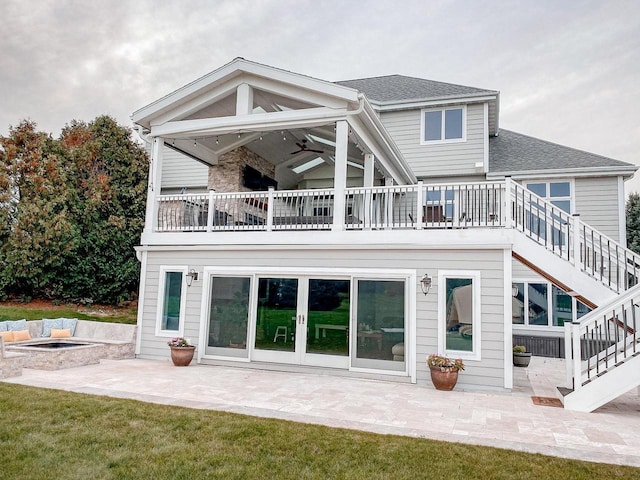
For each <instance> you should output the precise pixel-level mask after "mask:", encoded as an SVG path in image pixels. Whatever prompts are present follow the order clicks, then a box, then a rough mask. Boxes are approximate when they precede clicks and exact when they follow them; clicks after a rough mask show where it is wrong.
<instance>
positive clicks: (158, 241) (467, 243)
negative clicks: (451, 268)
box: [138, 228, 514, 250]
mask: <svg viewBox="0 0 640 480" xmlns="http://www.w3.org/2000/svg"><path fill="white" fill-rule="evenodd" d="M513 237H514V235H513V231H512V230H511V229H507V228H502V229H492V228H473V229H453V230H447V229H433V230H429V234H428V235H425V232H424V230H378V231H376V232H375V234H372V232H371V231H367V230H360V231H359V230H343V231H302V230H301V231H285V230H281V231H272V232H267V231H255V232H248V231H241V232H215V233H212V232H188V233H187V232H156V233H150V234H145V233H143V235H142V237H141V240H140V243H141V245H142V246H141V247H138V248H139V249H142V250H144V249H158V250H162V249H164V250H175V249H176V247H179V248H180V249H181V250H184V249H193V250H201V249H203V248H205V249H209V248H212V249H215V248H222V246H223V245H226V246H227V248H228V246H232V247H233V249H248V250H255V249H256V248H258V247H260V248H265V249H275V250H280V249H291V248H297V249H316V248H322V249H323V250H331V249H347V250H349V249H358V250H361V249H369V248H373V249H376V248H383V249H385V250H388V249H389V248H401V249H442V248H447V249H454V250H455V249H463V248H474V249H481V250H486V249H496V248H498V249H502V248H504V247H507V246H509V245H511V244H512V243H513Z"/></svg>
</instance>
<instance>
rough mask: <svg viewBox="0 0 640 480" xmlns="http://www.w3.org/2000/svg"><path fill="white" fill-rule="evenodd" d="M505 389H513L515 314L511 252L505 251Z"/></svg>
mask: <svg viewBox="0 0 640 480" xmlns="http://www.w3.org/2000/svg"><path fill="white" fill-rule="evenodd" d="M503 263H504V340H503V343H504V353H503V355H504V366H503V368H504V388H513V360H512V357H513V355H512V352H513V312H512V307H513V303H512V290H511V287H512V284H513V281H512V278H513V273H512V269H513V262H512V261H511V250H507V249H505V250H504V255H503Z"/></svg>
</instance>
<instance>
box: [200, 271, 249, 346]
mask: <svg viewBox="0 0 640 480" xmlns="http://www.w3.org/2000/svg"><path fill="white" fill-rule="evenodd" d="M250 284H251V279H250V278H248V277H211V290H210V307H209V333H208V337H207V348H206V353H207V354H209V355H225V356H231V357H246V356H247V322H248V318H249V287H250Z"/></svg>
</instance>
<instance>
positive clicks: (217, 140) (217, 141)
mask: <svg viewBox="0 0 640 480" xmlns="http://www.w3.org/2000/svg"><path fill="white" fill-rule="evenodd" d="M219 143H220V140H219V139H218V136H217V135H216V145H218V144H219Z"/></svg>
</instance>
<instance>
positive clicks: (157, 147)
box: [144, 137, 164, 233]
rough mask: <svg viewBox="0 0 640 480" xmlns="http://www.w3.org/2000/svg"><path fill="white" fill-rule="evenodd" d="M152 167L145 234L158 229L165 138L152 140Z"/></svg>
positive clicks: (148, 189)
mask: <svg viewBox="0 0 640 480" xmlns="http://www.w3.org/2000/svg"><path fill="white" fill-rule="evenodd" d="M152 142H153V143H152V145H151V165H150V166H149V182H148V184H147V211H146V216H145V223H144V229H145V233H153V232H155V231H156V230H157V229H158V196H159V195H160V187H161V186H162V154H163V152H164V138H161V137H158V138H154V139H152Z"/></svg>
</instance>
